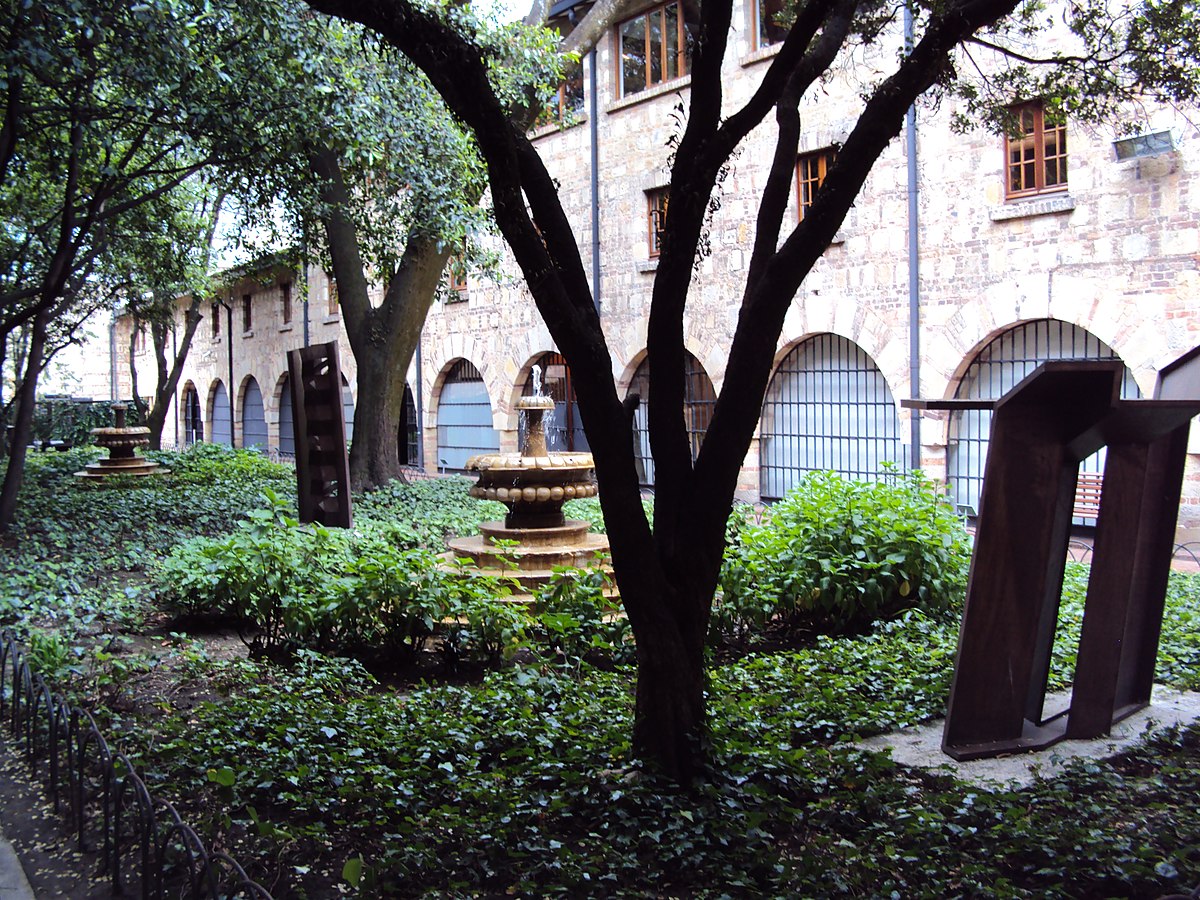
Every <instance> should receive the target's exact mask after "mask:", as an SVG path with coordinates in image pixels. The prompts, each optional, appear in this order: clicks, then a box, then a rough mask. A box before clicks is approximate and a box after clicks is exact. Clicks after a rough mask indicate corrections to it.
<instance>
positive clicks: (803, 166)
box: [796, 147, 837, 221]
mask: <svg viewBox="0 0 1200 900" xmlns="http://www.w3.org/2000/svg"><path fill="white" fill-rule="evenodd" d="M835 159H837V151H835V150H834V149H833V148H832V147H826V148H825V149H824V150H816V151H814V152H812V153H805V154H804V155H802V156H801V157H800V158H799V159H798V160H796V211H797V216H798V218H799V219H800V220H801V221H803V219H804V211H805V210H806V209H808V208H809V207H810V206H812V205H813V200H814V199H815V198H816V196H817V190H818V189H819V188H820V187H821V185H822V184H824V183H825V175H826V173H827V172H828V171H829V167H830V166H832V165H833V161H834V160H835Z"/></svg>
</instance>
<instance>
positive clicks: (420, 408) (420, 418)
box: [405, 325, 425, 472]
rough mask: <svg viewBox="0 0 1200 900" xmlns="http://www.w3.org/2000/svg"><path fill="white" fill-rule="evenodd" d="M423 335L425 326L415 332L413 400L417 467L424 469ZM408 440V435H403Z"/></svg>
mask: <svg viewBox="0 0 1200 900" xmlns="http://www.w3.org/2000/svg"><path fill="white" fill-rule="evenodd" d="M424 335H425V326H424V325H422V326H421V330H420V331H419V332H417V391H416V396H415V397H413V401H414V402H415V403H416V404H417V469H418V470H419V471H421V472H424V471H425V386H424V382H423V380H422V378H421V370H422V369H423V368H425V357H424V355H423V354H422V352H421V338H422V337H423V336H424ZM405 440H408V435H405Z"/></svg>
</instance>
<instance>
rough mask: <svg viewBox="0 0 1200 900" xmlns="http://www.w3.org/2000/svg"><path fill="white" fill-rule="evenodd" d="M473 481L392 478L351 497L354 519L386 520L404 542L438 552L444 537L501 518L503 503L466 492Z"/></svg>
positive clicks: (465, 531)
mask: <svg viewBox="0 0 1200 900" xmlns="http://www.w3.org/2000/svg"><path fill="white" fill-rule="evenodd" d="M474 483H475V482H474V479H471V478H431V479H428V480H425V481H413V482H409V483H405V482H402V481H391V482H389V483H388V484H386V485H384V486H383V487H381V488H379V489H378V490H374V491H369V492H367V493H365V494H363V495H362V496H360V497H355V498H354V519H355V522H356V523H387V524H388V525H389V527H391V528H394V529H396V533H397V534H404V535H407V541H406V542H405V543H406V544H407V545H409V546H417V545H424V546H426V547H430V548H431V549H434V550H437V551H441V550H444V549H445V543H446V538H447V537H452V536H463V535H468V534H476V533H477V532H478V531H479V525H480V524H481V523H482V522H487V521H489V520H492V519H503V518H504V512H505V510H504V506H503V504H500V503H495V502H492V501H486V500H484V501H480V500H475V499H474V498H472V497H471V496H470V495H469V494H468V493H467V490H468V488H470V486H471V485H472V484H474Z"/></svg>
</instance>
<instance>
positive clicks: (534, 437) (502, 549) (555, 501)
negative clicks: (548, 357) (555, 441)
mask: <svg viewBox="0 0 1200 900" xmlns="http://www.w3.org/2000/svg"><path fill="white" fill-rule="evenodd" d="M533 385H534V393H533V394H532V395H529V396H525V397H522V398H521V399H520V400H518V401H517V409H519V410H521V414H522V415H523V416H524V417H525V423H526V428H525V439H524V442H523V444H522V446H521V451H520V452H519V453H486V454H481V455H479V456H472V457H471V458H470V459H468V460H467V469H468V470H471V471H477V472H479V481H478V482H477V483H476V484H475V485H474V486H472V488H471V492H470V493H471V496H472V497H475V498H477V499H480V500H498V501H499V502H501V503H503V504H504V505H505V506H506V507H508V514H507V515H506V516H505V517H504V521H503V522H485V523H484V524H483V525H481V526H480V529H479V530H480V532H482V533H481V534H477V535H472V536H471V537H465V538H455V539H453V540H451V541H449V542H448V543H447V546H449V548H450V550H451V552H452V554H453V555H454V556H455V557H458V558H466V559H469V560H470V561H471V562H472V563H474V565H475V566H476V567H477V568H478V569H479V570H480V571H481V572H482V573H484V574H489V575H502V576H508V577H512V578H515V579H516V580H517V582H518V583H519V584H520V585H521V587H522V588H523V589H524V591H525V592H526V593H525V594H524V595H520V594H518V595H514V596H513V598H512V599H513V600H515V601H523V602H529V600H530V599H531V597H532V595H533V592H534V591H535V590H536V589H537V588H538V587H540V586H541V585H542V584H545V583H546V582H547V581H548V580H549V579H550V576H551V574H552V571H553V569H554V567H555V566H575V567H581V568H582V567H587V566H593V567H594V566H596V565H597V564H599V565H603V566H604V567H605V568H608V538H607V537H605V536H604V535H602V534H591V533H589V532H588V527H589V526H588V523H587V522H585V521H583V520H580V519H567V518H566V517H564V516H563V510H562V507H563V504H564V503H566V502H567V501H568V500H574V499H576V498H583V497H594V496H596V472H595V463H594V462H593V461H592V454H590V453H551V452H549V451H548V450H547V449H546V426H545V421H544V417H545V414H546V413H547V412H548V411H549V410H552V409H554V398H552V397H544V396H542V393H541V370H540V369H539V368H538V367H537V366H534V372H533ZM598 554H599V555H600V559H599V560H598V559H597V555H598ZM505 561H508V562H509V564H507V565H506V563H505ZM513 564H515V565H516V570H515V571H514V570H513V568H512V565H513Z"/></svg>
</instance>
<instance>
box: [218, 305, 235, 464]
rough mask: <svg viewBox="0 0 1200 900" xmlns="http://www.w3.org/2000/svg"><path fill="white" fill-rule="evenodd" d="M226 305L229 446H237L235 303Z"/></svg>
mask: <svg viewBox="0 0 1200 900" xmlns="http://www.w3.org/2000/svg"><path fill="white" fill-rule="evenodd" d="M221 305H222V306H224V307H225V345H226V346H227V347H228V348H229V352H228V354H227V355H228V357H229V446H230V448H233V447H236V446H237V442H236V441H234V439H233V436H234V434H235V433H236V430H237V429H236V427H235V426H236V425H237V412H236V410H235V407H234V398H233V395H234V394H235V393H236V392H237V386H236V385H234V383H233V304H232V302H231V303H222V304H221Z"/></svg>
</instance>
